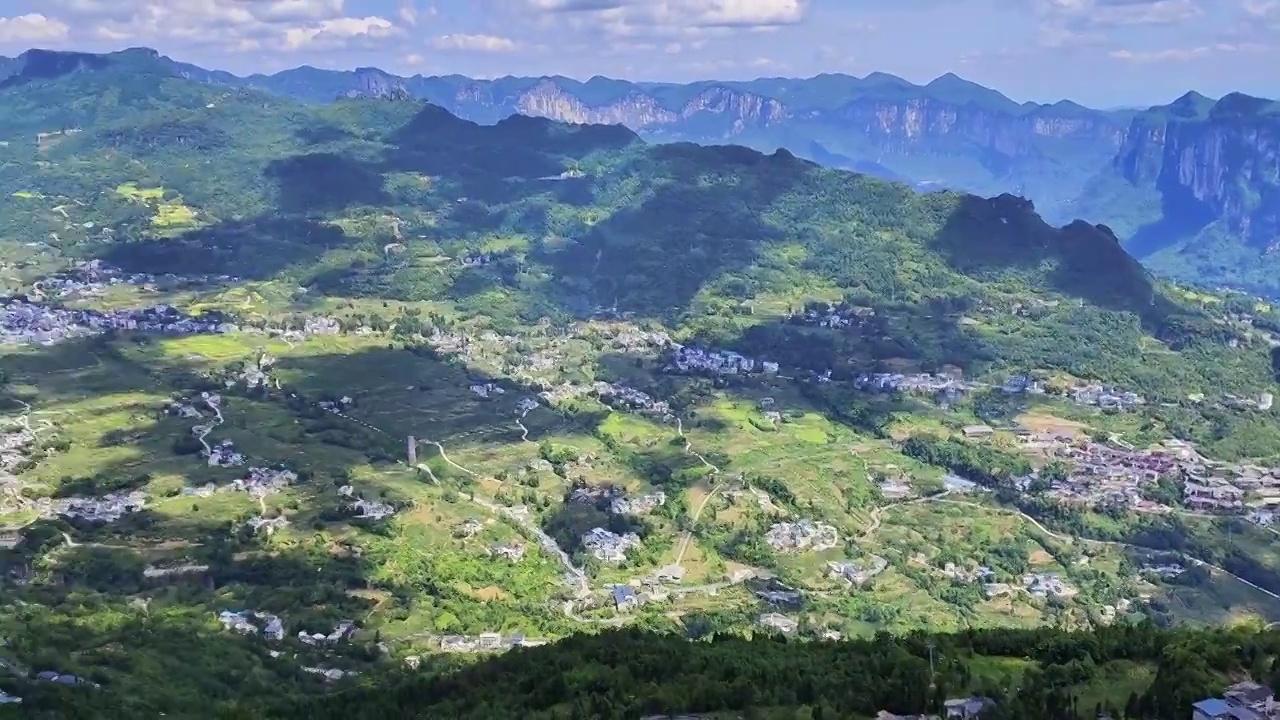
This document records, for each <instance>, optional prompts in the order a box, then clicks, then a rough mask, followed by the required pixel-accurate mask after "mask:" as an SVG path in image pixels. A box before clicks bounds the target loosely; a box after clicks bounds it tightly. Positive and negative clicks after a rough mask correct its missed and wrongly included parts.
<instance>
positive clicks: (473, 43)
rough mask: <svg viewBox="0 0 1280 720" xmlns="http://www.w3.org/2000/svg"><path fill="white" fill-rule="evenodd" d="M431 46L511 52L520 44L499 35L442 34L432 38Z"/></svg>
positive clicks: (442, 48) (447, 48) (470, 50)
mask: <svg viewBox="0 0 1280 720" xmlns="http://www.w3.org/2000/svg"><path fill="white" fill-rule="evenodd" d="M431 47H433V48H435V49H437V50H462V51H467V52H489V53H501V52H511V51H513V50H516V49H517V48H518V47H519V46H518V45H516V43H515V41H513V40H511V39H509V38H504V37H498V36H497V35H465V34H463V35H440V36H438V37H434V38H431Z"/></svg>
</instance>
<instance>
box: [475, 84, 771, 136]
mask: <svg viewBox="0 0 1280 720" xmlns="http://www.w3.org/2000/svg"><path fill="white" fill-rule="evenodd" d="M477 94H478V93H476V92H475V91H474V90H472V91H471V92H470V93H469V95H470V96H471V97H475V96H476V95H477ZM468 99H469V98H468ZM513 110H514V111H515V112H517V113H520V114H521V115H533V116H538V117H546V118H550V119H552V120H559V121H562V122H571V123H580V124H619V125H626V126H627V127H629V128H632V129H634V130H668V129H672V126H677V125H679V124H681V123H683V122H686V121H690V120H693V119H695V118H699V117H708V116H711V117H715V118H716V119H717V120H718V121H719V122H718V123H717V124H716V128H717V129H716V130H714V131H712V132H711V133H710V134H711V135H719V136H720V137H721V138H723V139H729V138H732V137H733V136H735V135H738V134H740V133H742V132H743V131H744V130H746V129H748V128H753V127H769V126H772V125H777V124H779V123H781V122H783V121H785V120H786V119H787V117H788V114H787V110H786V108H785V107H783V105H782V104H781V103H780V102H778V101H776V100H773V99H770V98H766V97H764V96H761V95H757V94H755V93H750V92H742V91H737V90H732V89H729V88H724V87H712V88H708V89H706V90H703V91H702V92H699V93H697V94H696V95H694V96H693V97H692V98H690V99H689V100H688V101H686V102H684V103H682V104H680V105H678V106H676V107H674V108H673V107H669V106H665V105H664V104H663V103H661V102H660V101H659V100H658V99H657V98H655V97H654V96H652V95H649V94H647V93H645V92H643V91H641V90H632V91H630V92H628V93H626V94H625V95H623V96H622V97H620V98H618V99H616V100H613V101H611V102H608V103H605V104H600V105H590V104H588V103H586V102H584V101H583V100H582V99H580V98H579V97H577V96H576V95H574V94H573V93H571V92H568V91H566V90H565V89H564V88H562V87H561V86H560V85H558V84H557V83H556V82H555V81H553V80H542V81H541V82H539V83H538V84H537V85H535V86H534V87H533V88H531V89H529V90H527V91H525V92H523V93H521V94H519V95H518V96H517V97H516V99H515V102H514V107H513Z"/></svg>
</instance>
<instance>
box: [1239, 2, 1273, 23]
mask: <svg viewBox="0 0 1280 720" xmlns="http://www.w3.org/2000/svg"><path fill="white" fill-rule="evenodd" d="M1242 7H1243V8H1244V11H1245V13H1246V14H1247V15H1251V16H1253V17H1255V18H1266V19H1271V18H1280V0H1244V3H1243V5H1242Z"/></svg>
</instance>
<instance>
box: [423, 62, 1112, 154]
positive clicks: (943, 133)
mask: <svg viewBox="0 0 1280 720" xmlns="http://www.w3.org/2000/svg"><path fill="white" fill-rule="evenodd" d="M797 82H803V81H797ZM891 94H892V95H893V96H894V97H893V98H892V99H880V98H877V97H876V96H875V94H874V93H867V96H866V97H862V98H859V99H857V100H854V101H852V102H849V103H847V104H845V105H843V106H840V107H837V108H835V109H829V108H823V109H814V108H810V107H802V106H795V105H789V104H787V103H785V102H783V101H782V100H779V99H776V98H772V97H768V96H766V95H765V94H762V93H756V92H751V91H748V90H744V89H741V88H738V87H729V86H727V85H723V86H721V85H713V86H710V87H705V88H701V89H698V90H697V91H696V92H693V91H692V90H690V91H688V92H684V93H671V92H667V93H654V92H648V91H646V89H644V88H642V87H641V86H635V87H633V88H632V89H631V90H629V91H628V92H626V93H624V94H622V95H621V96H618V97H615V98H612V99H610V100H608V101H606V102H600V103H592V102H589V101H588V100H586V99H584V98H583V97H581V96H580V95H579V94H577V93H576V92H574V91H573V90H572V89H569V88H566V87H564V86H563V85H562V84H561V83H559V82H558V81H557V79H554V78H544V79H542V80H539V81H538V82H537V83H536V84H534V85H532V86H531V87H527V88H525V89H522V90H519V91H518V92H515V93H512V94H509V95H503V94H502V92H501V90H500V89H499V88H497V87H496V86H495V85H492V84H485V83H483V82H480V81H473V82H468V83H464V84H461V85H459V86H457V87H456V89H455V90H454V92H453V93H452V95H451V96H450V97H446V98H438V99H437V101H442V102H443V104H444V105H445V106H446V107H447V108H448V109H450V110H452V111H455V112H457V113H459V114H461V115H463V116H464V117H469V118H472V119H477V120H479V119H482V118H486V117H488V116H490V115H492V114H494V113H495V112H499V113H500V112H506V113H519V114H522V115H533V116H538V117H546V118H550V119H553V120H559V121H563V122H571V123H605V124H614V123H617V124H622V125H626V126H627V127H629V128H632V129H634V130H637V131H640V132H643V133H647V134H650V135H655V136H661V137H663V138H667V139H676V140H694V141H730V142H731V141H733V140H734V139H735V138H737V137H738V136H740V135H743V134H744V133H747V132H749V131H761V130H774V129H785V128H787V127H790V126H797V125H801V124H803V125H807V126H815V125H819V126H823V127H826V128H828V129H831V130H835V131H837V132H840V133H844V134H847V137H849V138H851V139H856V140H857V141H859V142H862V141H870V143H871V144H872V145H873V146H876V147H878V149H879V151H881V152H890V153H894V152H897V153H910V152H915V151H919V150H921V149H922V148H925V147H926V146H932V147H931V148H930V149H931V150H932V151H937V150H938V147H939V146H940V145H946V144H947V143H950V142H961V143H965V144H966V146H969V147H972V146H978V147H979V148H981V149H984V150H987V151H990V152H992V153H996V154H999V155H1002V156H1008V157H1009V158H1021V157H1026V156H1029V155H1031V154H1033V153H1034V152H1035V148H1036V146H1037V143H1039V142H1042V141H1044V140H1051V139H1061V140H1077V141H1081V142H1086V143H1090V144H1092V145H1093V146H1095V147H1096V148H1097V150H1098V151H1099V152H1102V153H1103V154H1104V155H1105V156H1106V157H1110V156H1111V155H1112V154H1113V153H1114V152H1115V151H1116V149H1117V148H1118V147H1119V145H1120V143H1121V141H1122V140H1123V138H1124V129H1125V128H1124V124H1123V123H1122V122H1121V121H1120V120H1118V119H1116V118H1115V117H1113V116H1111V115H1108V114H1106V113H1100V112H1094V111H1089V110H1086V109H1085V108H1081V107H1079V106H1070V107H1063V108H1059V107H1058V106H1043V107H1039V108H1034V109H1030V110H1027V109H1026V108H1022V107H1021V106H1018V105H1016V104H1014V103H1012V101H1007V99H1006V102H1007V103H1008V105H1007V107H1004V108H1003V109H992V108H987V107H982V106H975V105H970V104H960V103H951V102H946V101H943V100H939V99H935V98H930V97H920V96H916V97H911V96H910V95H909V94H905V93H903V92H901V91H898V92H893V93H891ZM673 98H674V99H673Z"/></svg>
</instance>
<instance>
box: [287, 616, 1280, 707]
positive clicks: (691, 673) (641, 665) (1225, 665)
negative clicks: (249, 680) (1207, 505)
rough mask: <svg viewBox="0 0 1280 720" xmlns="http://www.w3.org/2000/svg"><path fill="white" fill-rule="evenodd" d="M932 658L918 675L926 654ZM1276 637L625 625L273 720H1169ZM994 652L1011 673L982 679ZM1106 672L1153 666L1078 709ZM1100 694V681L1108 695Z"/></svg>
mask: <svg viewBox="0 0 1280 720" xmlns="http://www.w3.org/2000/svg"><path fill="white" fill-rule="evenodd" d="M931 648H932V652H933V654H934V658H935V660H934V665H933V671H932V673H931V670H930V661H929V657H930V650H931ZM1277 653H1280V635H1277V634H1276V633H1273V632H1258V631H1251V630H1230V631H1228V630H1198V631H1186V630H1180V631H1167V630H1158V629H1156V628H1155V627H1153V626H1151V625H1136V626H1130V625H1121V626H1117V627H1114V628H1107V629H1103V630H1098V631H1096V632H1090V633H1064V632H1062V631H1057V630H1033V631H1012V630H993V631H974V632H969V633H964V634H960V635H954V636H936V635H927V634H914V635H909V636H906V637H890V636H887V635H886V636H877V637H875V638H874V639H869V640H860V641H853V642H843V643H832V642H812V643H796V642H791V641H787V640H786V639H783V638H770V637H764V638H755V639H752V640H745V639H742V638H739V637H732V636H731V637H721V636H714V637H711V638H709V639H707V640H704V641H698V642H692V643H691V642H689V641H687V640H684V639H681V638H676V637H670V636H661V635H653V634H648V633H644V632H640V631H624V632H609V633H603V634H600V635H594V636H579V637H574V638H571V639H568V640H565V641H564V642H562V643H560V644H558V645H556V646H554V647H547V648H538V649H534V650H528V651H521V652H514V653H511V654H509V655H506V656H504V657H502V658H498V659H494V660H490V661H485V662H481V663H479V664H477V665H475V666H474V667H469V668H465V669H462V670H460V671H456V672H452V673H443V674H440V675H431V674H429V673H428V674H423V675H420V676H416V677H406V678H392V679H387V680H380V681H377V682H374V683H372V684H371V685H370V686H368V687H365V688H361V689H359V690H353V691H350V692H346V693H341V694H339V695H337V696H334V697H331V698H326V699H325V700H323V701H318V700H317V701H311V702H307V703H304V704H302V705H300V706H295V707H292V708H289V709H287V710H283V709H282V710H277V711H273V712H272V713H271V714H272V715H273V716H278V717H299V718H302V717H314V718H329V717H332V718H340V717H370V718H384V717H385V718H393V717H420V718H428V717H450V718H489V717H527V718H638V717H643V716H650V715H657V714H673V715H674V714H680V713H708V712H716V711H731V714H729V715H727V717H744V718H815V719H816V718H851V717H871V716H874V715H875V714H876V712H878V711H879V710H889V711H891V712H896V713H899V714H915V713H925V712H929V713H938V712H940V711H941V704H942V701H943V700H945V699H950V698H952V697H967V696H969V695H970V694H976V695H981V696H986V697H989V698H992V699H994V700H996V701H997V703H998V704H997V705H996V707H995V708H994V709H993V710H992V711H991V712H990V713H989V714H984V715H983V717H990V718H996V719H997V720H1000V719H1004V718H1010V719H1012V718H1027V717H1035V718H1045V720H1057V719H1059V718H1061V719H1063V720H1067V719H1074V718H1084V717H1093V715H1094V713H1096V712H1097V711H1098V710H1104V711H1108V712H1110V713H1111V714H1112V717H1116V718H1129V719H1135V720H1136V719H1137V718H1176V717H1182V716H1184V715H1185V714H1186V713H1187V712H1189V706H1190V704H1191V703H1193V702H1196V701H1198V700H1201V699H1203V698H1205V697H1210V696H1212V695H1214V694H1216V693H1218V692H1221V689H1222V687H1223V685H1224V684H1225V683H1226V682H1227V681H1228V680H1230V679H1232V678H1239V677H1246V676H1251V677H1254V678H1256V679H1258V680H1260V681H1264V682H1265V681H1272V682H1274V680H1271V679H1272V677H1273V676H1274V674H1275V673H1276V672H1277V670H1280V666H1276V665H1274V664H1273V663H1274V661H1275V657H1276V655H1277ZM1000 659H1004V660H1005V663H1006V666H1014V667H1018V666H1020V670H1019V671H1018V673H1017V677H1016V678H1014V677H1011V676H1009V675H1005V676H1003V677H1001V676H998V675H996V676H987V677H985V678H984V677H982V674H983V669H982V668H983V666H985V665H989V664H991V663H993V662H997V663H998V662H999V660H1000ZM1118 664H1125V665H1146V666H1149V667H1151V668H1153V669H1154V677H1153V679H1152V682H1151V684H1150V686H1149V687H1147V688H1145V689H1144V690H1140V691H1136V692H1133V693H1131V694H1129V695H1127V696H1125V695H1121V696H1120V697H1116V696H1115V695H1114V694H1113V695H1112V696H1111V697H1110V698H1108V699H1107V700H1106V701H1105V702H1096V703H1095V705H1094V706H1086V707H1082V706H1081V705H1080V693H1079V689H1080V688H1081V687H1084V686H1088V685H1089V684H1090V683H1092V682H1095V681H1097V680H1098V679H1100V678H1101V679H1104V682H1105V678H1107V677H1108V671H1109V669H1114V668H1115V666H1116V665H1118ZM1113 691H1114V688H1113Z"/></svg>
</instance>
